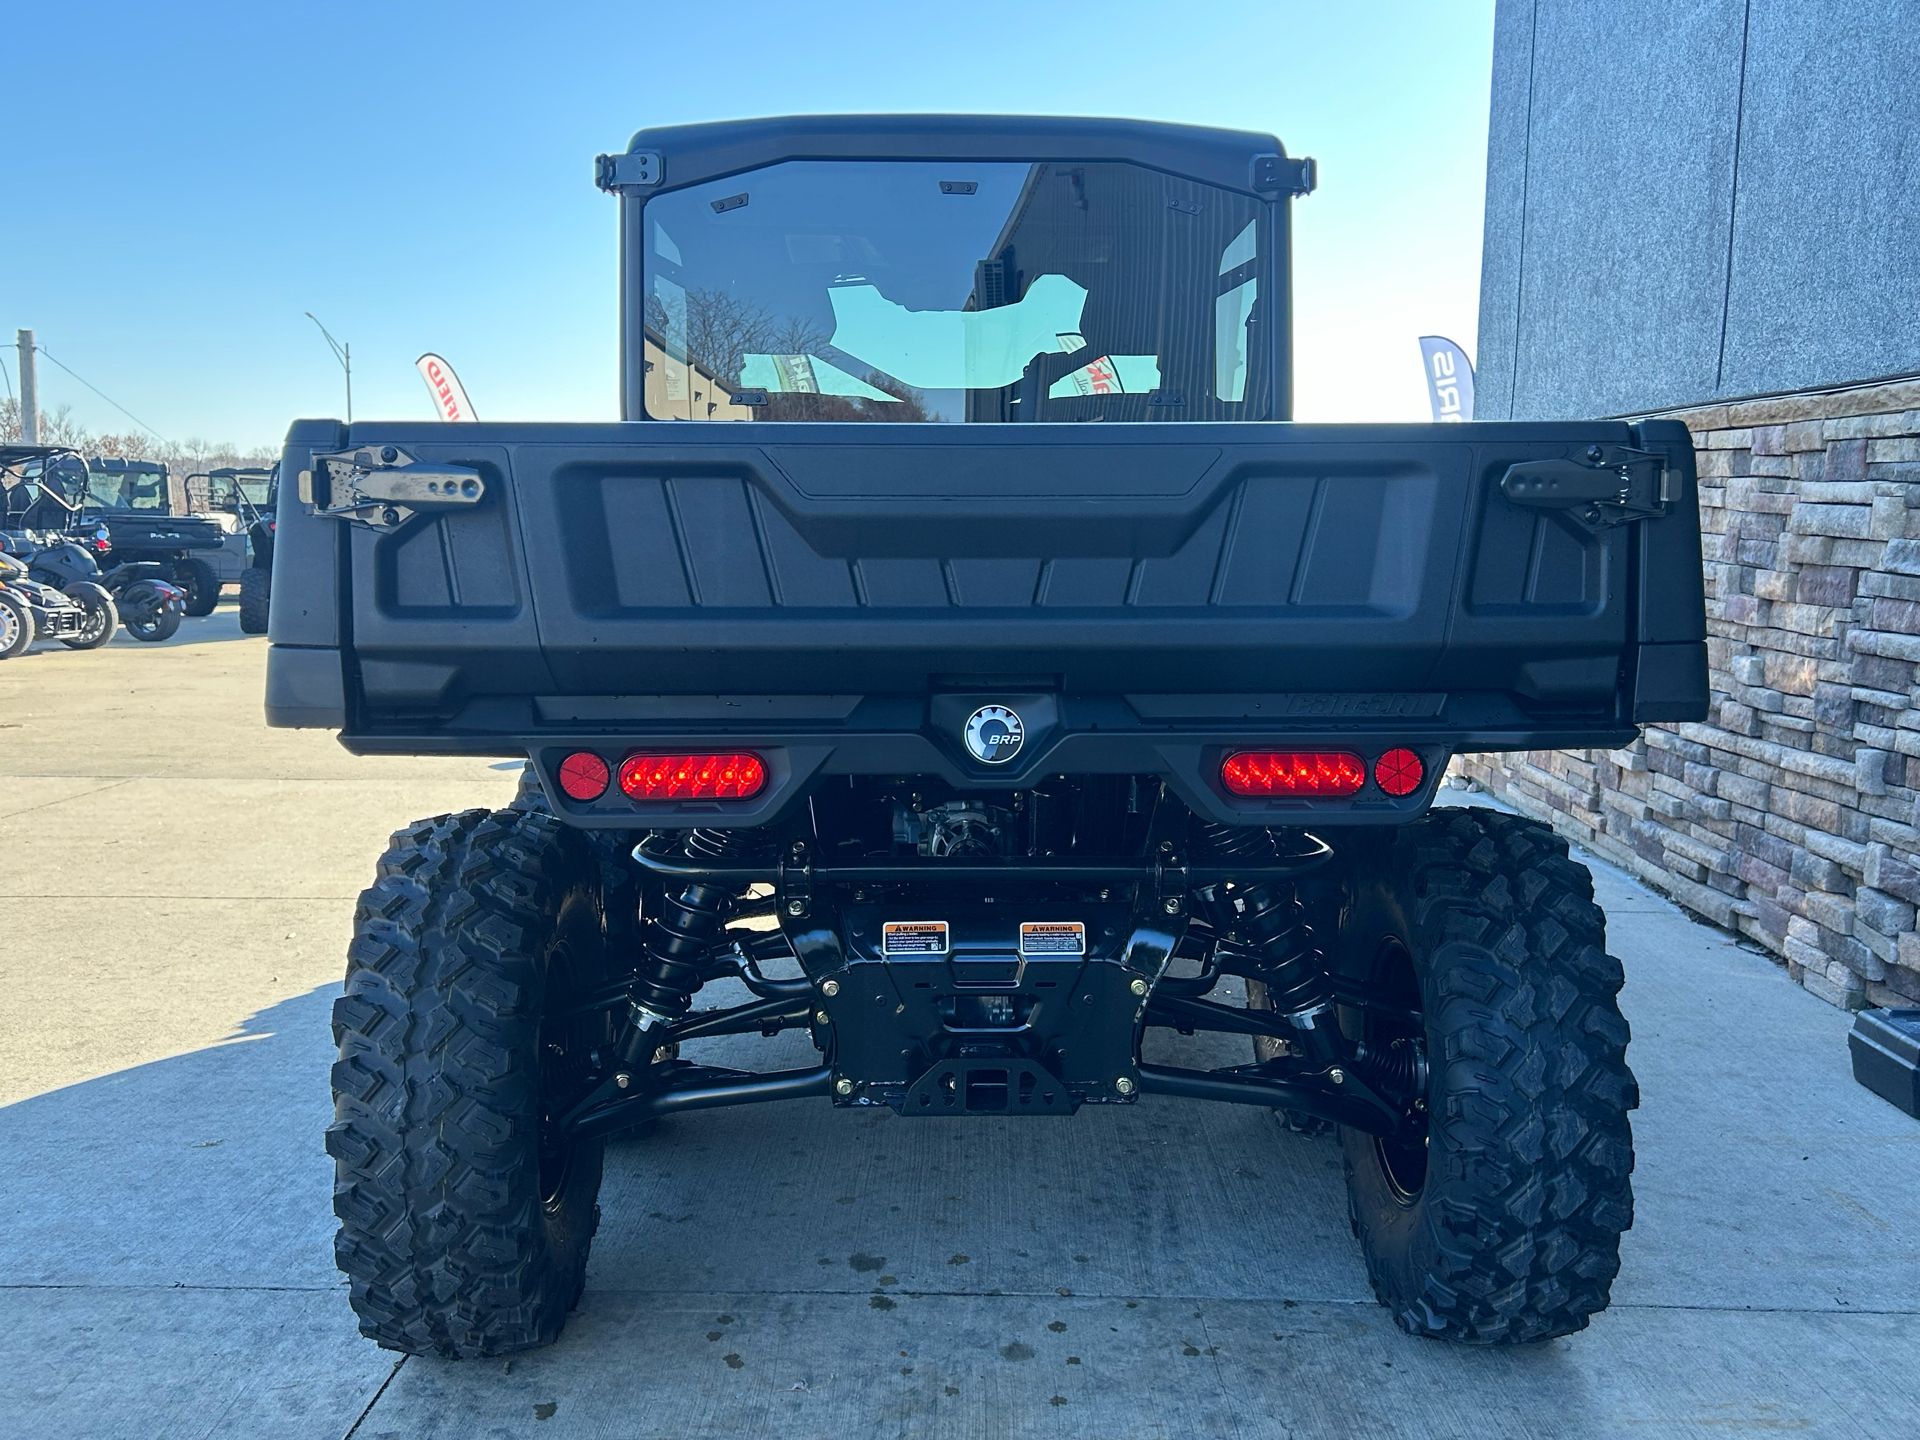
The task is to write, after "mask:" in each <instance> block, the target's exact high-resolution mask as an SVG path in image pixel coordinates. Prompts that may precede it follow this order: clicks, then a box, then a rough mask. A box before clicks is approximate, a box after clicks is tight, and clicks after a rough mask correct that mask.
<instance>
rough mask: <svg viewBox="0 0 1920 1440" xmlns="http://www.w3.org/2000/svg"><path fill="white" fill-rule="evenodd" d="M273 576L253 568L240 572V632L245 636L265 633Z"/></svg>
mask: <svg viewBox="0 0 1920 1440" xmlns="http://www.w3.org/2000/svg"><path fill="white" fill-rule="evenodd" d="M272 583H273V576H272V574H271V573H270V572H269V571H266V570H262V569H260V568H259V567H257V566H255V567H254V568H252V569H248V570H242V571H241V572H240V631H241V633H242V634H245V635H264V634H266V633H267V601H268V599H269V597H270V595H271V590H270V588H269V587H270V586H271V585H272Z"/></svg>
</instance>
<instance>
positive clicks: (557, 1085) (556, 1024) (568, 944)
mask: <svg viewBox="0 0 1920 1440" xmlns="http://www.w3.org/2000/svg"><path fill="white" fill-rule="evenodd" d="M559 920H560V923H559V924H557V925H556V926H555V927H554V928H555V931H556V935H555V939H554V942H553V946H552V948H551V949H550V950H549V951H548V953H547V966H546V986H545V990H546V993H545V995H544V997H543V998H542V1001H541V1006H540V1014H541V1020H540V1028H539V1040H538V1044H539V1047H540V1199H541V1202H542V1203H543V1204H544V1205H545V1206H546V1207H547V1208H548V1209H549V1210H554V1209H558V1208H559V1207H560V1206H561V1205H563V1204H564V1203H565V1200H566V1193H567V1182H568V1180H569V1179H570V1177H571V1176H572V1173H573V1162H574V1155H575V1153H576V1150H577V1147H576V1146H575V1145H574V1144H573V1143H572V1142H571V1141H569V1140H568V1139H567V1138H566V1137H565V1136H564V1135H562V1134H561V1132H560V1117H561V1116H563V1115H565V1114H566V1113H567V1112H568V1111H569V1110H570V1109H572V1107H573V1106H574V1104H575V1103H576V1102H578V1100H579V1099H580V1097H581V1096H583V1095H584V1094H585V1093H586V1091H587V1089H588V1088H589V1087H590V1086H591V1085H592V1084H593V1082H594V1058H593V1052H594V1050H595V1049H596V1048H597V1047H604V1046H605V1045H607V1044H608V1043H609V1038H610V1037H609V1024H608V1015H609V1013H610V1012H608V1011H606V1010H588V1011H586V1012H585V1013H578V1012H579V1007H580V997H581V995H582V993H583V984H584V982H585V981H586V980H587V978H588V977H587V974H586V972H587V971H589V970H591V969H593V968H594V967H592V966H591V965H588V964H583V963H582V961H583V959H587V958H590V954H591V952H590V951H588V952H587V953H586V954H583V953H582V949H583V948H585V947H589V946H592V945H593V944H596V943H597V942H598V940H599V933H598V932H599V913H598V911H597V910H596V908H595V907H594V906H593V905H592V903H591V902H589V901H587V900H586V899H585V898H584V897H578V896H576V897H574V899H573V900H572V903H570V904H568V905H565V906H563V907H562V910H561V914H560V917H559ZM587 926H590V927H591V931H592V934H591V935H590V936H589V935H584V934H583V935H573V934H570V933H569V932H570V931H572V930H574V929H576V928H584V927H587Z"/></svg>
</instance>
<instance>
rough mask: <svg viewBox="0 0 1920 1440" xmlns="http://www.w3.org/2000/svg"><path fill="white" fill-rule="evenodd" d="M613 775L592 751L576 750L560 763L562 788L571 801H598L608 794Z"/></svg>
mask: <svg viewBox="0 0 1920 1440" xmlns="http://www.w3.org/2000/svg"><path fill="white" fill-rule="evenodd" d="M611 773H612V772H611V771H609V770H608V768H607V762H606V761H604V760H602V759H601V758H600V757H599V756H598V755H595V754H594V753H593V752H592V751H591V750H576V751H575V752H574V753H573V754H571V755H569V756H567V758H566V759H564V760H562V761H561V762H560V788H561V789H562V790H564V791H566V792H567V798H568V799H569V800H598V799H599V798H600V797H601V796H602V795H604V794H606V793H607V780H608V778H609V777H610V775H611Z"/></svg>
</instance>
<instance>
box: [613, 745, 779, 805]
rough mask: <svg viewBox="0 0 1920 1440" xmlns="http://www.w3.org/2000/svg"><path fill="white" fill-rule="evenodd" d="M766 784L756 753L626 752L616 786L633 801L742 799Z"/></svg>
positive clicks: (760, 761) (763, 767) (761, 764)
mask: <svg viewBox="0 0 1920 1440" xmlns="http://www.w3.org/2000/svg"><path fill="white" fill-rule="evenodd" d="M766 783H767V766H766V762H765V761H763V760H762V759H761V758H760V757H759V756H758V755H753V754H740V755H629V756H628V757H627V758H626V759H625V760H622V761H621V762H620V788H621V789H622V790H624V791H626V792H627V794H629V795H631V796H632V797H633V798H634V799H636V800H744V799H746V798H747V797H748V796H749V795H758V794H759V793H760V791H761V789H762V788H763V787H764V786H765V785H766Z"/></svg>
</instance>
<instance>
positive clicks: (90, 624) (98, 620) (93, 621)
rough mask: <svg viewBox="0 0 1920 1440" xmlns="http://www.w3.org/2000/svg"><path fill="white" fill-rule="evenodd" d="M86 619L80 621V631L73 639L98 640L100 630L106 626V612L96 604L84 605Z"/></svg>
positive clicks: (83, 640)
mask: <svg viewBox="0 0 1920 1440" xmlns="http://www.w3.org/2000/svg"><path fill="white" fill-rule="evenodd" d="M86 609H87V616H86V619H85V620H83V621H81V622H80V633H79V634H78V635H76V636H74V639H76V640H80V641H82V642H85V641H89V640H98V639H99V638H100V633H101V631H103V630H105V629H106V628H107V612H106V611H105V610H104V609H102V608H101V607H100V606H98V605H89V606H87V607H86Z"/></svg>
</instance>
